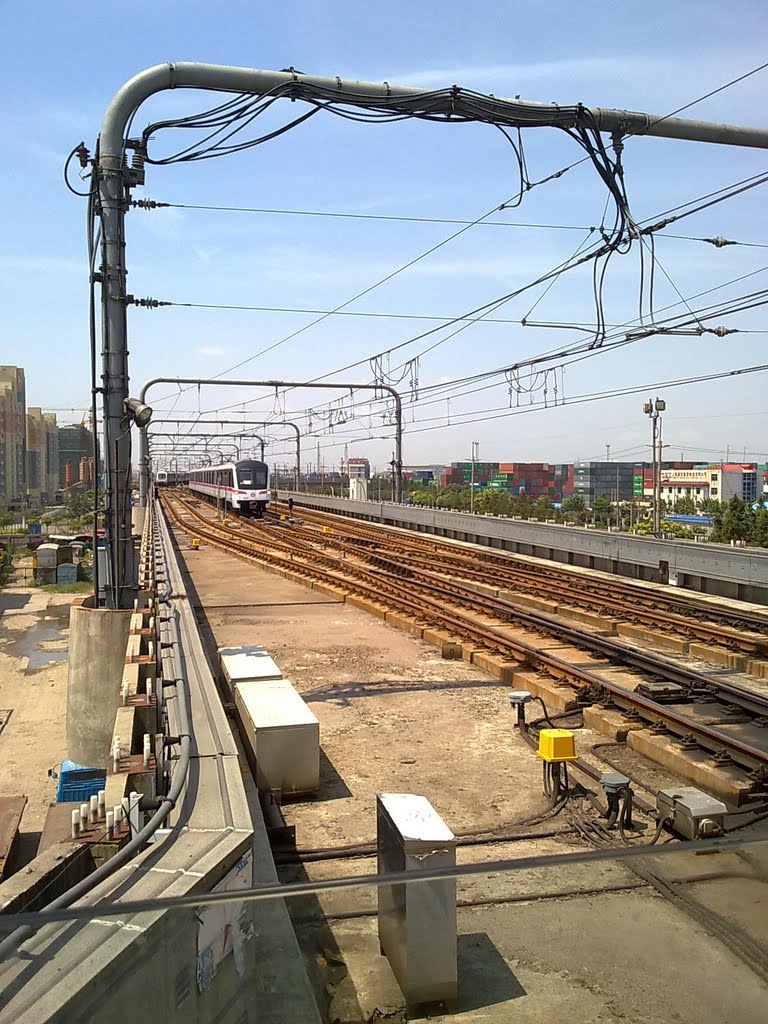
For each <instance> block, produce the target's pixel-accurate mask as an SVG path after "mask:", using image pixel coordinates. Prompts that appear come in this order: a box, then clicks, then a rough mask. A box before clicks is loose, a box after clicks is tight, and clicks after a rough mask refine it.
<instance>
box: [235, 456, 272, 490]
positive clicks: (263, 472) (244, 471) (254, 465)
mask: <svg viewBox="0 0 768 1024" xmlns="http://www.w3.org/2000/svg"><path fill="white" fill-rule="evenodd" d="M237 482H238V485H239V486H240V487H253V488H258V489H259V490H264V488H266V486H267V467H266V466H265V465H264V463H263V462H240V463H238V466H237Z"/></svg>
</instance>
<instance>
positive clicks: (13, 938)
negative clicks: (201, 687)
mask: <svg viewBox="0 0 768 1024" xmlns="http://www.w3.org/2000/svg"><path fill="white" fill-rule="evenodd" d="M177 620H178V611H177V610H176V609H175V608H174V609H173V611H172V615H171V617H169V620H168V622H169V626H170V628H171V632H172V634H173V646H172V648H171V659H172V663H173V667H174V674H175V683H176V694H177V699H178V714H179V726H180V729H179V739H180V751H179V759H178V761H177V762H176V770H175V771H174V773H173V781H172V782H171V786H170V789H169V790H168V794H167V795H166V796H165V797H164V798H163V799H162V802H161V804H160V807H159V808H158V810H157V811H156V812H155V813H154V814H153V816H152V817H151V818H150V819H149V821H148V822H147V824H146V825H145V826H144V828H143V829H142V830H141V831H140V832H138V833H137V834H136V835H135V836H134V837H133V839H131V841H130V842H129V843H127V844H126V845H125V846H124V847H123V848H122V849H121V850H118V852H117V853H116V854H115V855H114V856H113V857H111V858H110V859H109V860H108V861H106V862H105V863H104V864H102V865H101V867H99V868H97V869H96V870H95V871H94V872H92V873H91V874H90V875H88V877H87V878H84V879H82V881H80V882H78V883H77V884H76V885H73V886H72V888H71V889H67V891H66V892H64V893H62V894H61V896H58V897H57V898H56V899H55V900H52V901H51V902H50V903H49V904H48V905H47V907H46V908H44V909H43V910H41V911H39V914H38V916H39V918H40V924H39V926H38V927H41V928H42V927H43V926H44V925H45V916H46V910H61V909H63V908H65V907H69V906H71V905H72V904H73V903H74V902H75V901H76V900H79V899H81V898H82V897H83V896H86V895H88V893H89V892H90V891H91V890H92V889H93V888H94V887H95V886H97V885H99V884H100V883H101V882H103V881H104V880H105V879H107V878H109V877H110V876H111V875H113V874H114V873H115V872H116V871H117V869H118V868H120V867H122V866H123V864H126V863H127V862H128V861H129V860H131V859H132V858H133V857H135V856H136V854H137V853H139V852H140V850H141V849H142V847H143V846H144V844H145V843H146V842H148V841H149V840H150V839H151V838H152V836H153V835H154V834H155V832H156V831H157V830H158V829H159V828H160V826H161V825H162V824H163V822H164V821H165V819H166V818H167V817H168V815H169V814H170V812H171V811H172V810H173V808H174V807H175V806H176V801H177V800H178V798H179V796H180V795H181V791H182V789H183V787H184V784H185V783H186V780H187V772H188V770H189V761H190V754H191V749H192V730H191V725H190V714H189V707H188V701H189V693H188V690H187V686H186V678H185V677H184V673H183V670H182V668H181V663H180V661H179V653H178V652H179V646H180V643H181V641H180V637H179V631H178V621H177ZM35 931H36V929H35V928H34V927H33V926H32V925H22V927H20V928H17V929H16V931H14V932H11V934H10V935H8V936H6V938H5V939H3V941H2V942H0V961H1V960H4V959H6V958H7V957H10V956H12V955H13V954H15V953H17V952H18V948H19V946H20V945H21V944H22V943H23V942H25V941H26V940H27V939H29V938H31V936H32V935H34V934H35Z"/></svg>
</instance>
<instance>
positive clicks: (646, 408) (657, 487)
mask: <svg viewBox="0 0 768 1024" xmlns="http://www.w3.org/2000/svg"><path fill="white" fill-rule="evenodd" d="M666 408H667V403H666V402H665V401H664V399H663V398H657V399H656V401H651V400H650V399H649V400H648V401H647V402H646V403H645V404H644V405H643V412H644V413H645V414H646V416H649V417H650V420H651V449H652V452H653V532H654V533H656V534H658V533H661V415H660V414H661V413H663V412H664V411H665V409H666Z"/></svg>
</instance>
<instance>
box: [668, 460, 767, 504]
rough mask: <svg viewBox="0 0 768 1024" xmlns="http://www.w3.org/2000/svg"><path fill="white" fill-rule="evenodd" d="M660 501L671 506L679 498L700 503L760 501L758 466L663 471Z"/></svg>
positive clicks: (726, 465) (730, 464) (721, 466)
mask: <svg viewBox="0 0 768 1024" xmlns="http://www.w3.org/2000/svg"><path fill="white" fill-rule="evenodd" d="M660 489H661V499H662V501H667V502H669V503H670V504H672V503H674V502H676V501H678V500H679V499H680V498H692V499H693V501H694V502H696V503H700V502H702V501H706V500H707V499H708V498H712V499H714V500H715V501H720V502H724V503H725V502H728V501H730V499H731V498H732V497H733V496H734V495H736V496H737V497H739V498H743V500H744V501H749V502H753V501H756V500H757V466H756V465H754V464H749V463H748V464H744V465H741V464H739V463H727V464H725V465H712V466H702V467H699V468H697V469H664V470H662V472H661V480H660Z"/></svg>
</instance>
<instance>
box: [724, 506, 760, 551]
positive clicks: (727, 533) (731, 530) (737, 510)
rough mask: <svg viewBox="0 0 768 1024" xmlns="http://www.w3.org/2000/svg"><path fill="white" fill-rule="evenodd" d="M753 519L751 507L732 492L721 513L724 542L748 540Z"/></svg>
mask: <svg viewBox="0 0 768 1024" xmlns="http://www.w3.org/2000/svg"><path fill="white" fill-rule="evenodd" d="M753 521H754V512H753V511H752V507H751V506H750V505H748V504H747V503H746V502H745V501H742V500H741V498H739V497H738V495H736V494H734V496H733V497H732V498H731V500H730V501H729V502H728V504H727V505H726V507H725V512H724V514H723V540H724V541H725V542H726V543H730V542H731V541H732V540H739V541H745V540H748V539H749V535H750V533H751V532H752V526H753Z"/></svg>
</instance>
